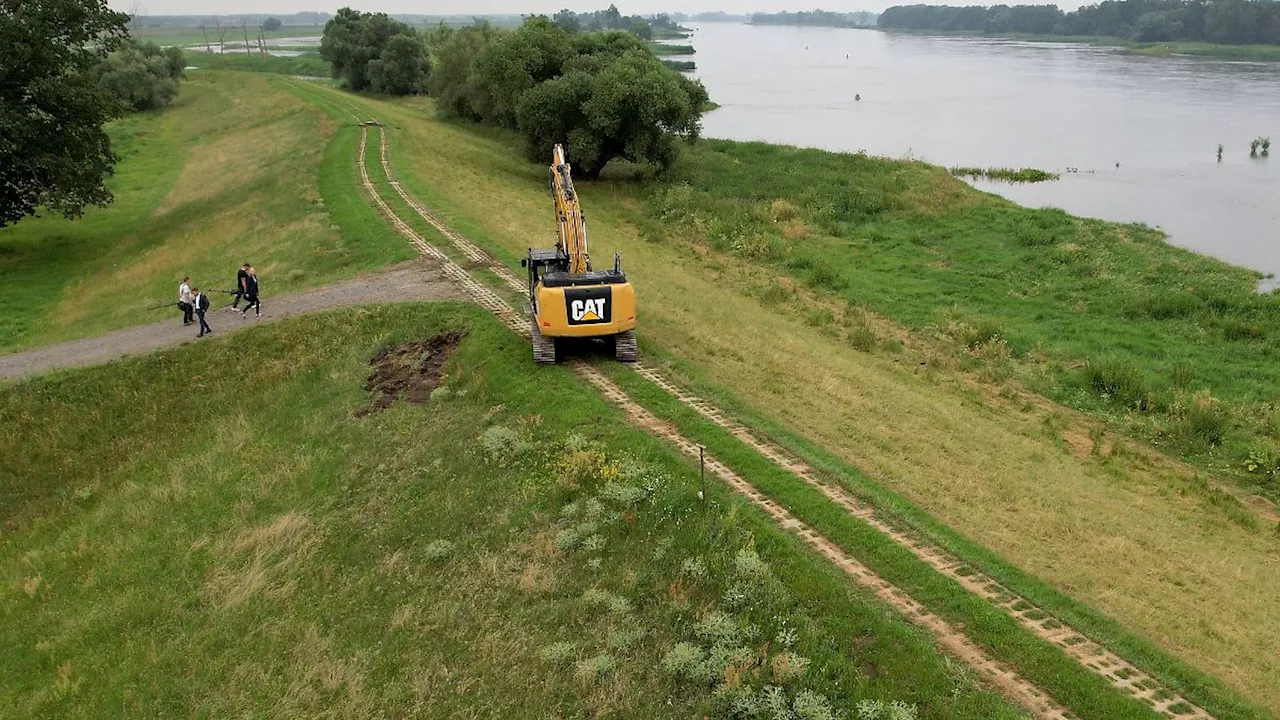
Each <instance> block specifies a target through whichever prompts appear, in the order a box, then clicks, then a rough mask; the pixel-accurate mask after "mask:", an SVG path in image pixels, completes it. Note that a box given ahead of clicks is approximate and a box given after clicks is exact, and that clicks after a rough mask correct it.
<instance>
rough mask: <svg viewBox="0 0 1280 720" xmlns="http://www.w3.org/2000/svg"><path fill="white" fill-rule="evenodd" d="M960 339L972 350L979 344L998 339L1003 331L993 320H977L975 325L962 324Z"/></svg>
mask: <svg viewBox="0 0 1280 720" xmlns="http://www.w3.org/2000/svg"><path fill="white" fill-rule="evenodd" d="M961 333H962V334H961V338H960V339H961V340H962V341H963V342H964V346H965V347H967V348H969V349H970V350H973V349H974V348H977V347H978V346H980V345H986V344H987V343H989V342H992V341H995V340H999V339H1000V338H1001V337H1003V335H1004V332H1003V331H1002V330H1001V328H1000V326H999V325H998V324H996V322H995V321H994V320H979V321H978V322H977V324H976V325H969V324H965V325H962V331H961Z"/></svg>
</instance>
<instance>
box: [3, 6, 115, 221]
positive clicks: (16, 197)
mask: <svg viewBox="0 0 1280 720" xmlns="http://www.w3.org/2000/svg"><path fill="white" fill-rule="evenodd" d="M128 22H129V16H128V15H125V14H124V13H118V12H115V11H112V10H111V9H110V8H108V7H107V3H106V0H0V48H4V50H3V52H0V227H4V226H6V225H9V224H12V223H15V222H17V221H19V220H21V219H22V218H24V217H27V216H29V215H33V214H35V213H36V211H37V210H38V209H39V208H41V207H47V208H49V209H50V210H52V211H54V212H58V213H61V214H62V215H64V216H66V217H68V218H75V217H79V216H80V215H81V214H82V213H83V212H84V208H85V206H87V205H106V204H107V203H109V202H111V192H110V191H109V190H108V189H107V188H106V185H105V184H104V181H105V180H106V178H107V177H108V176H109V175H110V174H111V173H112V169H113V167H114V165H115V161H116V156H115V154H114V153H113V152H112V151H111V142H110V139H109V138H108V137H107V134H106V133H105V132H104V131H103V125H104V124H105V123H106V122H107V121H108V120H111V119H112V118H114V117H117V116H119V114H120V113H121V112H122V110H123V108H122V107H121V105H120V103H119V102H118V101H117V100H116V99H115V98H113V97H112V96H111V94H110V93H108V92H107V91H105V90H104V89H102V88H101V87H100V86H99V85H98V83H97V79H96V78H95V77H94V68H95V67H97V65H98V63H100V62H101V61H102V59H103V58H105V57H106V56H107V54H108V53H110V52H111V51H112V50H115V49H116V47H117V46H119V44H120V43H121V41H122V40H123V39H124V38H125V37H126V36H127V24H128Z"/></svg>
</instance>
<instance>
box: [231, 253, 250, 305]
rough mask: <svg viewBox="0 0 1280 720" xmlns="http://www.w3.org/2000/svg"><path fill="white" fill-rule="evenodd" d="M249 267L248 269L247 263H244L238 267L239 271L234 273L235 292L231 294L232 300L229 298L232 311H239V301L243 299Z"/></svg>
mask: <svg viewBox="0 0 1280 720" xmlns="http://www.w3.org/2000/svg"><path fill="white" fill-rule="evenodd" d="M249 267H250V266H249V263H245V264H243V265H241V266H240V269H239V270H237V271H236V291H235V292H234V293H232V298H231V309H232V310H239V309H240V301H241V300H243V299H244V296H245V287H246V281H247V280H248V278H249Z"/></svg>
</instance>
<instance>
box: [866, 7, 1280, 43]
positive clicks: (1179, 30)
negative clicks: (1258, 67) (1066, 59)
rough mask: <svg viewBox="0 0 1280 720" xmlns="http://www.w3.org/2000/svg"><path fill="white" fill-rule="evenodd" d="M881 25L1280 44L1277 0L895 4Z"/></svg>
mask: <svg viewBox="0 0 1280 720" xmlns="http://www.w3.org/2000/svg"><path fill="white" fill-rule="evenodd" d="M878 25H879V27H881V28H885V29H897V30H934V31H940V32H974V33H987V34H996V35H1006V34H1028V35H1062V36H1081V37H1097V36H1106V37H1118V38H1124V39H1126V40H1133V41H1136V42H1160V41H1175V40H1176V41H1192V42H1209V43H1223V44H1232V45H1243V44H1257V45H1280V2H1277V0H1107V2H1103V3H1100V4H1097V5H1087V6H1085V7H1082V8H1080V9H1079V10H1073V11H1071V12H1063V11H1062V10H1061V9H1060V8H1059V7H1058V6H1056V5H1014V6H1010V5H995V6H991V7H982V6H964V7H959V6H951V5H895V6H893V7H891V8H889V9H888V10H885V11H884V13H882V14H881V15H880V19H879V23H878Z"/></svg>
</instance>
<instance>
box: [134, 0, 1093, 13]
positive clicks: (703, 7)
mask: <svg viewBox="0 0 1280 720" xmlns="http://www.w3.org/2000/svg"><path fill="white" fill-rule="evenodd" d="M1034 1H1036V2H1052V1H1053V0H1034ZM913 2H927V3H928V4H930V5H941V4H947V3H944V2H941V1H940V0H824V1H823V2H813V1H812V0H806V2H804V3H803V7H804V9H813V8H814V7H820V8H822V9H824V10H837V11H842V12H850V11H854V10H871V11H874V12H880V11H881V10H884V9H885V8H886V7H888V6H890V5H897V4H903V5H906V4H910V3H913ZM997 2H998V0H950V2H949V4H952V5H994V4H997ZM110 4H111V6H112V7H114V8H116V9H117V10H123V11H125V12H133V11H134V9H135V8H137V12H138V14H140V15H201V14H212V13H223V14H237V13H254V14H258V13H281V14H287V13H295V12H302V11H307V10H315V11H321V12H330V13H331V12H333V11H335V10H337V9H338V8H340V7H352V8H355V9H357V10H365V11H380V12H386V13H412V14H415V15H452V14H468V15H482V14H498V13H519V14H524V13H539V12H541V13H553V12H555V11H556V10H559V9H560V8H563V7H568V8H570V9H572V10H576V11H579V12H583V11H588V10H599V9H601V8H605V7H608V6H609V0H600V1H599V2H585V3H584V2H580V1H578V2H566V1H565V0H558V1H554V0H348V2H334V1H333V0H110ZM616 4H617V6H618V9H619V10H621V11H622V12H623V14H626V15H633V14H636V13H642V14H649V13H655V12H676V11H681V12H687V13H696V12H702V11H709V10H724V11H726V12H735V13H746V12H776V11H778V10H798V9H801V8H800V4H797V3H788V2H785V0H622V1H621V2H616ZM1004 4H1007V5H1021V4H1024V2H1023V1H1021V0H1004ZM1079 4H1080V2H1079V0H1072V1H1068V2H1059V3H1058V6H1059V7H1061V8H1063V9H1067V10H1069V9H1073V8H1075V7H1077V6H1078V5H1079Z"/></svg>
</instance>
